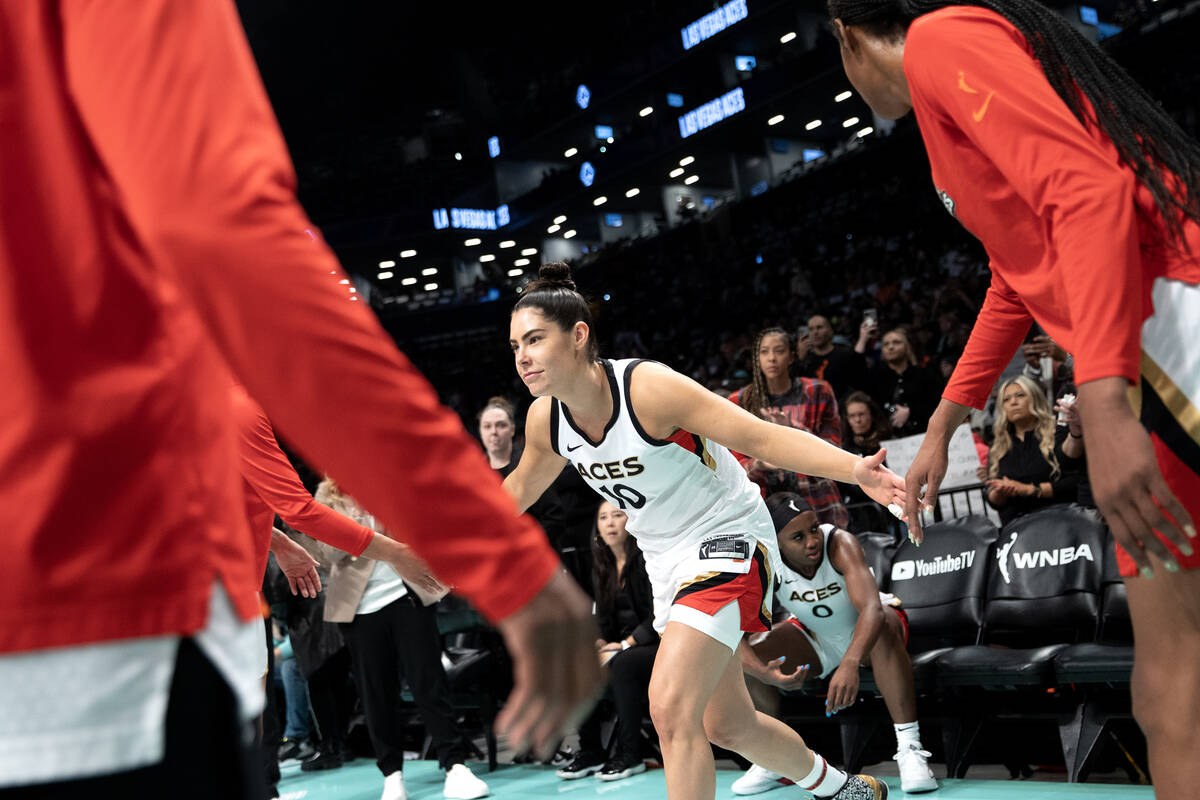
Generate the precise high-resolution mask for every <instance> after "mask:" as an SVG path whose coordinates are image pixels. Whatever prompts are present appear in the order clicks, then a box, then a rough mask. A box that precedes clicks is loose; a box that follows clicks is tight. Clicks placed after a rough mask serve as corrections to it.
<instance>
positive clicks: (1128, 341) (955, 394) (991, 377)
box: [904, 6, 1200, 408]
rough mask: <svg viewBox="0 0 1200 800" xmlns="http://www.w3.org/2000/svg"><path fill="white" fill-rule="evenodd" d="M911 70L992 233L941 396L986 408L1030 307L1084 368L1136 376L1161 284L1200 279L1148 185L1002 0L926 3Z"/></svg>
mask: <svg viewBox="0 0 1200 800" xmlns="http://www.w3.org/2000/svg"><path fill="white" fill-rule="evenodd" d="M904 74H905V76H906V77H907V79H908V86H909V90H910V92H911V94H912V101H913V110H914V111H915V113H916V117H917V122H918V123H919V125H920V127H921V135H922V137H923V138H924V140H925V149H926V150H927V151H928V153H929V160H930V163H931V164H932V171H933V182H934V185H935V187H936V189H937V190H938V193H939V195H940V197H941V199H942V202H943V203H944V204H945V206H946V208H947V210H949V211H950V213H952V214H953V215H954V216H955V217H957V218H958V220H959V221H960V222H962V224H963V225H964V226H965V227H966V228H967V229H968V230H969V231H971V233H973V234H974V235H975V236H976V237H978V238H979V240H980V241H981V242H982V243H983V245H984V247H985V248H986V249H987V252H988V256H989V258H990V261H991V269H992V283H991V286H990V288H989V289H988V293H987V298H986V299H985V301H984V304H983V308H982V309H981V311H980V313H979V318H978V320H977V321H976V323H975V328H974V330H973V331H972V333H971V338H970V340H969V341H968V343H967V346H966V349H965V350H964V352H963V355H962V358H961V359H959V362H958V367H957V368H956V369H955V371H954V375H953V376H952V377H951V379H950V382H949V384H948V385H947V386H946V390H945V391H944V392H943V397H945V398H946V399H948V400H951V401H953V402H956V403H961V404H963V405H967V406H973V407H975V408H982V407H983V405H984V404H985V403H986V401H987V397H988V394H989V392H990V391H991V389H992V387H993V386H994V385H995V382H996V380H997V379H998V378H999V376H1000V373H1001V372H1002V371H1003V369H1004V367H1005V366H1006V365H1007V364H1008V362H1009V361H1010V360H1011V359H1012V355H1013V353H1014V352H1015V351H1016V349H1017V347H1018V346H1019V345H1020V343H1021V341H1022V339H1023V338H1024V336H1025V334H1026V332H1027V331H1028V330H1029V326H1030V323H1031V322H1032V321H1033V320H1037V322H1038V323H1039V324H1040V325H1041V326H1042V327H1043V328H1044V329H1045V330H1046V332H1047V333H1048V334H1049V335H1050V336H1051V337H1052V338H1053V339H1054V340H1055V341H1056V342H1058V343H1059V344H1061V345H1062V346H1063V347H1064V348H1065V349H1066V350H1067V351H1069V352H1070V353H1072V354H1074V356H1075V379H1076V382H1077V383H1086V382H1088V381H1091V380H1096V379H1098V378H1106V377H1113V376H1120V377H1123V378H1125V379H1127V380H1129V381H1131V382H1133V381H1136V380H1137V378H1138V366H1139V363H1140V361H1141V353H1140V350H1141V348H1140V341H1141V327H1142V322H1143V321H1144V320H1145V319H1146V318H1147V317H1148V316H1149V315H1150V314H1151V313H1153V308H1152V304H1151V301H1150V289H1151V285H1152V284H1153V282H1154V280H1155V279H1156V278H1159V277H1166V278H1172V279H1177V280H1180V281H1184V282H1186V283H1193V284H1194V283H1197V282H1200V261H1197V258H1196V254H1200V227H1198V226H1197V225H1195V224H1194V223H1191V222H1188V223H1187V224H1186V225H1185V228H1184V230H1185V236H1186V239H1187V241H1188V244H1189V246H1190V254H1189V253H1188V252H1186V251H1184V250H1182V249H1181V248H1179V246H1178V245H1168V244H1166V242H1167V236H1166V226H1165V223H1164V222H1163V220H1162V217H1161V215H1160V214H1159V213H1158V211H1157V208H1156V207H1155V205H1154V201H1153V198H1152V197H1151V195H1150V193H1149V192H1148V191H1147V190H1146V189H1145V188H1144V187H1143V186H1142V185H1141V184H1140V183H1138V182H1137V179H1136V178H1135V176H1134V174H1133V171H1132V170H1131V169H1130V168H1129V167H1128V166H1126V165H1124V164H1121V163H1120V161H1119V159H1118V157H1117V150H1116V148H1115V147H1114V146H1113V144H1112V141H1111V140H1110V139H1109V138H1108V137H1107V136H1106V135H1105V134H1104V133H1103V132H1102V131H1100V130H1099V129H1098V128H1096V127H1095V126H1089V127H1086V128H1085V127H1084V126H1083V125H1082V124H1081V123H1080V122H1079V121H1078V120H1077V119H1076V118H1075V117H1074V115H1073V114H1071V112H1070V110H1069V109H1068V108H1067V106H1066V104H1065V103H1063V101H1062V100H1061V99H1060V98H1059V96H1058V95H1057V94H1056V93H1055V92H1054V89H1053V88H1051V86H1050V84H1049V82H1047V80H1046V77H1045V74H1044V73H1043V71H1042V68H1041V65H1040V63H1039V62H1038V61H1037V60H1036V59H1035V58H1034V57H1033V55H1032V51H1031V50H1030V48H1029V47H1028V45H1027V44H1026V42H1025V38H1024V37H1023V36H1022V35H1021V33H1020V32H1019V31H1018V30H1017V29H1016V28H1014V27H1013V25H1012V24H1011V23H1009V22H1008V21H1007V20H1005V19H1004V18H1003V17H1002V16H1000V15H999V14H996V13H995V12H992V11H988V10H986V9H981V8H970V7H965V6H955V7H951V8H945V9H941V10H938V11H935V12H933V13H931V14H926V15H925V16H922V17H919V18H918V19H917V20H916V21H915V22H913V24H912V25H911V26H910V28H909V31H908V37H907V39H906V42H905V48H904Z"/></svg>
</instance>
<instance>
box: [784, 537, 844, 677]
mask: <svg viewBox="0 0 1200 800" xmlns="http://www.w3.org/2000/svg"><path fill="white" fill-rule="evenodd" d="M835 530H837V528H836V527H835V526H833V525H828V524H825V525H822V526H821V533H822V534H823V535H824V537H825V546H824V550H823V551H822V555H821V565H820V566H819V567H817V571H816V574H814V575H813V576H812V577H811V578H806V577H804V576H803V575H801V574H800V573H799V572H794V571H792V569H791V568H790V567H789V566H788V565H787V564H780V567H779V580H780V583H779V588H778V589H777V590H776V591H775V598H776V599H777V600H779V604H780V605H782V606H783V607H784V608H785V609H787V610H788V611H789V612H790V613H791V615H792V616H794V617H795V618H796V620H797V621H798V622H800V624H802V625H803V626H804V627H805V628H807V629H808V630H809V631H811V632H812V633H813V635H814V636H815V637H816V638H817V639H818V640H820V641H821V642H822V644H824V645H833V647H834V649H837V648H839V647H840V649H841V650H842V652H845V649H846V647H847V646H849V644H850V640H851V639H852V638H853V637H854V626H855V625H856V624H858V609H857V608H855V607H854V604H853V603H851V602H850V592H848V591H846V578H845V576H843V575H842V573H840V572H838V571H837V569H835V568H834V566H833V564H832V563H830V561H829V537H830V536H832V535H833V532H834V531H835ZM823 649H828V647H826V648H823ZM839 659H840V656H839ZM824 666H827V667H828V666H830V665H828V664H825V665H824ZM832 666H833V667H836V666H837V663H836V662H835V663H833V665H832Z"/></svg>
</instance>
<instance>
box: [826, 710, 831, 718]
mask: <svg viewBox="0 0 1200 800" xmlns="http://www.w3.org/2000/svg"><path fill="white" fill-rule="evenodd" d="M829 716H830V714H829V712H828V711H826V712H825V719H829Z"/></svg>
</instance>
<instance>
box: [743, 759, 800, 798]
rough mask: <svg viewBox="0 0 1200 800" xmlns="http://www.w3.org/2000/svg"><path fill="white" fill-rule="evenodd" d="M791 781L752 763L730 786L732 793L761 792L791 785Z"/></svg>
mask: <svg viewBox="0 0 1200 800" xmlns="http://www.w3.org/2000/svg"><path fill="white" fill-rule="evenodd" d="M793 783H795V781H792V780H790V779H788V778H785V777H783V776H782V775H780V774H778V773H776V772H771V770H769V769H763V768H762V767H760V766H758V765H757V764H754V765H752V766H751V767H750V769H748V770H746V774H745V775H743V776H742V777H740V778H738V779H737V780H736V781H734V782H733V786H732V787H731V788H732V789H733V793H734V794H741V795H745V794H761V793H762V792H769V791H771V790H772V789H779V788H780V787H783V786H791V785H792V784H793Z"/></svg>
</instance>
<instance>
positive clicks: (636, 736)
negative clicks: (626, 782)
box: [557, 502, 658, 781]
mask: <svg viewBox="0 0 1200 800" xmlns="http://www.w3.org/2000/svg"><path fill="white" fill-rule="evenodd" d="M627 520H628V516H627V515H626V514H625V512H624V511H621V510H619V509H618V508H616V507H615V506H614V505H613V504H612V503H608V502H604V503H601V504H600V508H599V510H598V511H597V512H596V526H595V533H594V534H593V536H592V564H593V568H594V572H595V574H594V576H593V580H592V583H593V585H594V586H595V589H596V622H597V625H598V627H599V628H600V636H601V638H600V639H597V640H596V650H597V651H598V654H599V656H600V659H601V661H603V662H605V663H607V664H608V674H609V685H608V687H607V689H606V690H605V694H604V699H603V700H602V701H601V703H600V704H599V705H597V706H596V708H595V710H593V711H592V713H591V715H589V716H588V718H587V719H586V720H584V722H583V724H582V725H581V726H580V727H579V753H578V754H577V755H576V756H575V758H574V759H572V761H571V762H570V763H569V764H567V765H566V766H564V767H563V768H562V769H560V770H559V771H558V773H557V775H558V777H560V778H564V779H566V780H575V779H577V778H586V777H587V776H588V775H591V774H593V773H596V777H597V778H599V779H600V780H602V781H615V780H620V779H621V778H628V777H629V776H631V775H636V774H637V773H639V772H645V771H646V764H645V761H644V760H643V758H642V738H641V728H642V718H643V717H644V716H645V715H646V714H647V713H648V708H649V697H648V692H649V686H650V672H651V671H652V670H653V668H654V656H655V655H656V654H657V653H658V633H657V632H656V631H655V630H654V593H653V591H652V590H651V588H650V578H649V576H648V575H647V574H646V562H645V559H644V558H643V557H642V551H641V550H639V549H638V546H637V542H635V541H634V539H633V537H632V536H630V535H629V531H628V530H627V529H626V527H625V525H626V522H627ZM610 709H611V710H610ZM612 711H615V716H616V723H617V730H616V742H617V745H616V751H615V752H613V753H605V752H604V748H603V746H602V745H601V742H600V727H601V725H602V724H603V723H604V721H605V720H606V719H607V718H609V717H610V716H611V715H612Z"/></svg>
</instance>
